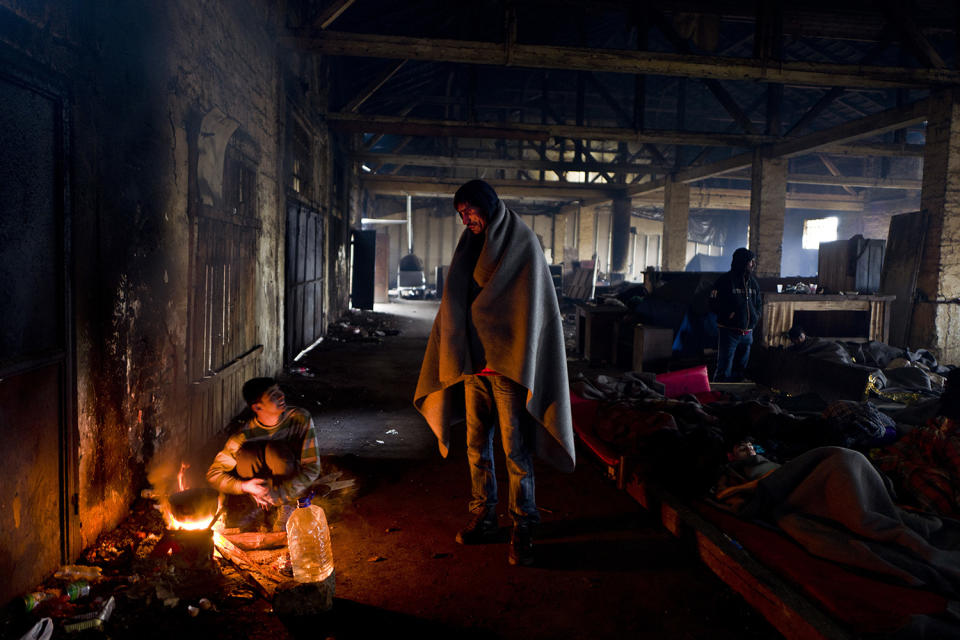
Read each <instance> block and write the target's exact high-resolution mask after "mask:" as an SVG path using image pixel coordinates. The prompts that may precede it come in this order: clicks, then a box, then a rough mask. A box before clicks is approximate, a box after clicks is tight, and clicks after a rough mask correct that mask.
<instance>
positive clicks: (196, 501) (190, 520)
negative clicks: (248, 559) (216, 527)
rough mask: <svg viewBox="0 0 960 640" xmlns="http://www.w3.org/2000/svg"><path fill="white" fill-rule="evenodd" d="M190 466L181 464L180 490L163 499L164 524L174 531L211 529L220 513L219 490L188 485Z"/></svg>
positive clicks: (179, 475)
mask: <svg viewBox="0 0 960 640" xmlns="http://www.w3.org/2000/svg"><path fill="white" fill-rule="evenodd" d="M189 467H190V465H188V464H187V463H185V462H184V463H181V464H180V471H179V473H177V487H178V489H179V491H177V492H176V493H174V494H172V495H169V496H167V497H166V498H165V499H163V500H162V501H161V507H162V509H163V520H164V524H165V525H166V527H167V529H169V530H172V531H177V530H186V531H202V530H204V529H210V528H211V527H212V526H213V524H214V521H215V520H216V518H217V516H218V515H219V513H220V508H221V498H220V494H219V492H217V491H216V490H214V489H210V488H196V489H191V488H188V487H187V486H186V481H185V474H186V470H187V469H188V468H189Z"/></svg>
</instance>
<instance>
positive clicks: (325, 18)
mask: <svg viewBox="0 0 960 640" xmlns="http://www.w3.org/2000/svg"><path fill="white" fill-rule="evenodd" d="M354 2H355V0H335V1H334V2H331V3H330V5H329V6H328V7H327V8H326V9H324V10H323V12H322V13H321V14H320V15H319V16H317V19H316V20H314V21H313V24H314V26H315V27H317V28H318V29H326V28H327V27H329V26H330V25H331V24H333V22H334V20H336V19H337V18H339V17H340V15H341V14H342V13H343V12H344V11H346V10H347V9H349V8H350V5H352V4H353V3H354Z"/></svg>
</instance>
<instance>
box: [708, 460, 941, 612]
mask: <svg viewBox="0 0 960 640" xmlns="http://www.w3.org/2000/svg"><path fill="white" fill-rule="evenodd" d="M733 458H734V459H733V460H732V461H731V462H730V463H729V464H728V465H727V466H726V467H725V469H724V471H723V473H722V474H721V477H720V480H719V481H718V484H717V487H716V490H715V491H714V493H713V495H712V498H711V502H713V503H714V504H716V505H717V506H719V507H721V508H724V509H726V510H728V511H731V512H733V513H735V514H737V515H738V516H740V517H743V518H747V519H758V520H761V521H765V522H769V523H772V524H775V525H776V526H777V527H779V528H780V529H781V530H782V531H783V532H784V533H786V535H788V536H789V537H790V538H792V539H793V540H795V541H796V542H797V543H799V544H800V545H801V546H803V547H804V548H805V549H806V550H807V551H808V552H810V553H811V554H813V555H815V556H818V557H821V558H825V559H827V560H830V561H833V562H837V563H839V564H844V565H850V566H853V567H856V568H859V569H862V570H865V571H869V572H873V573H877V574H882V575H884V576H887V577H890V578H893V579H895V580H897V581H899V582H903V583H905V584H907V585H910V586H914V587H925V588H927V589H930V590H934V591H937V592H940V593H943V594H944V595H948V596H951V597H956V596H957V595H960V522H957V521H955V520H951V519H947V518H940V517H937V516H935V515H932V514H925V513H914V512H910V511H907V510H904V509H902V508H900V507H899V506H897V505H896V504H895V503H894V499H893V496H892V494H891V492H890V490H889V488H888V486H887V484H886V482H885V479H884V478H883V477H882V476H881V474H880V473H879V472H878V471H877V470H876V469H875V468H874V467H873V465H872V464H870V461H869V460H867V458H866V457H865V456H864V455H863V454H861V453H859V452H857V451H853V450H851V449H845V448H842V447H820V448H817V449H813V450H811V451H808V452H806V453H804V454H802V455H800V456H798V457H797V458H794V459H793V460H791V461H789V462H787V463H785V464H783V465H778V464H776V463H773V462H770V461H769V460H767V459H765V458H764V457H763V456H758V455H755V453H754V452H753V450H752V448H751V447H748V446H741V447H740V448H739V450H738V451H735V452H734V454H733Z"/></svg>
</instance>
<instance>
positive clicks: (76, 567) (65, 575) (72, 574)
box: [53, 564, 103, 582]
mask: <svg viewBox="0 0 960 640" xmlns="http://www.w3.org/2000/svg"><path fill="white" fill-rule="evenodd" d="M53 577H54V578H56V579H57V580H67V581H69V582H73V581H75V580H86V581H87V582H96V581H98V580H100V578H102V577H103V569H101V568H100V567H89V566H86V565H82V564H65V565H63V566H62V567H60V568H59V569H58V570H57V572H56V573H55V574H53Z"/></svg>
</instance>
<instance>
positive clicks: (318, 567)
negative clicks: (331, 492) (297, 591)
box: [287, 498, 333, 582]
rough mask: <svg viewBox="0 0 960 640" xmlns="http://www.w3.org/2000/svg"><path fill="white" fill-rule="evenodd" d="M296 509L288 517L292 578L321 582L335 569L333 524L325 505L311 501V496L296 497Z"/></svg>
mask: <svg viewBox="0 0 960 640" xmlns="http://www.w3.org/2000/svg"><path fill="white" fill-rule="evenodd" d="M297 507H298V508H297V509H296V510H295V511H294V512H293V514H291V515H290V519H289V520H287V544H288V545H289V547H290V562H291V564H292V565H293V579H294V580H296V581H297V582H322V581H323V580H326V579H327V578H328V577H330V574H332V573H333V549H332V547H331V546H330V528H329V527H328V526H327V516H326V514H325V513H324V512H323V509H321V508H320V507H318V506H317V505H315V504H310V498H302V499H300V500H298V501H297Z"/></svg>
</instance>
